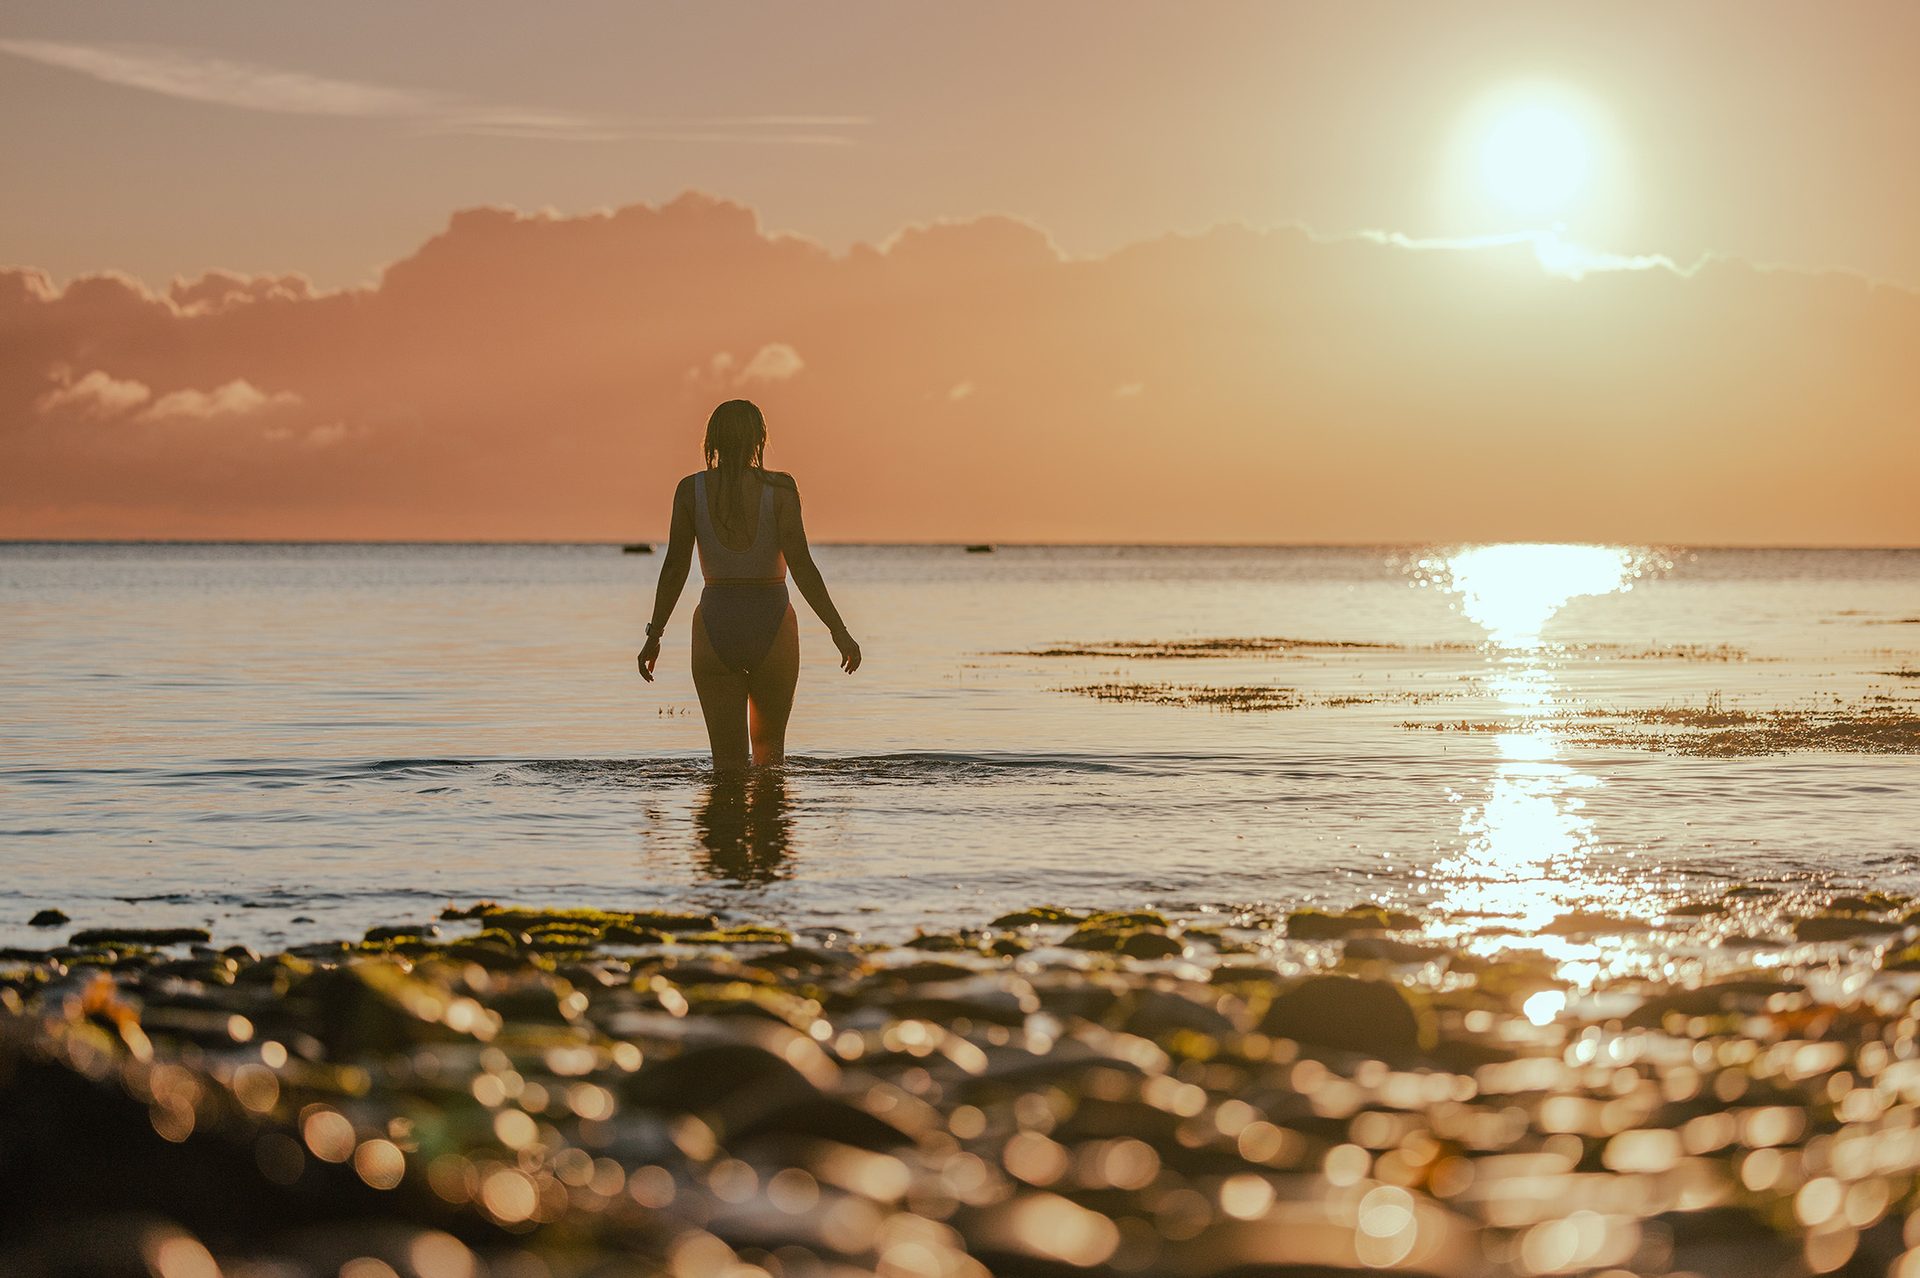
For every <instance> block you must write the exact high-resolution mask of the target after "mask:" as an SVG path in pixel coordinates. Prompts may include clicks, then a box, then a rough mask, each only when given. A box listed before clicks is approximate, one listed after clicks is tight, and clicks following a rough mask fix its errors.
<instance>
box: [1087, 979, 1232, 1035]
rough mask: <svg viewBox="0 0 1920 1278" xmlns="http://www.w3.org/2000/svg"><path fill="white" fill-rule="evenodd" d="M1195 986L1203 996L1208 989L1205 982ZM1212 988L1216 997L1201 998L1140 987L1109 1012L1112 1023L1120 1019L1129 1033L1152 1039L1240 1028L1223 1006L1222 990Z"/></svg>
mask: <svg viewBox="0 0 1920 1278" xmlns="http://www.w3.org/2000/svg"><path fill="white" fill-rule="evenodd" d="M1195 988H1196V990H1197V992H1198V993H1199V994H1200V995H1201V996H1202V997H1204V996H1205V995H1206V994H1207V993H1208V992H1209V990H1208V987H1206V986H1198V987H1195ZM1211 992H1212V994H1213V1000H1214V1001H1202V997H1193V996H1189V995H1187V994H1184V993H1179V992H1177V991H1174V990H1158V989H1152V988H1143V989H1138V990H1135V991H1134V992H1133V993H1132V994H1130V995H1128V996H1126V997H1125V998H1124V999H1122V1000H1121V1001H1120V1003H1119V1005H1118V1010H1117V1012H1115V1013H1110V1014H1109V1016H1110V1023H1113V1022H1117V1023H1118V1025H1119V1027H1120V1028H1122V1029H1124V1030H1126V1031H1127V1032H1128V1033H1130V1034H1138V1035H1140V1036H1141V1037H1142V1038H1151V1039H1161V1038H1166V1037H1167V1036H1169V1035H1171V1034H1175V1033H1178V1032H1181V1031H1186V1032H1190V1033H1196V1034H1205V1035H1208V1036H1209V1037H1212V1038H1223V1037H1225V1036H1226V1035H1228V1034H1232V1033H1235V1032H1237V1031H1238V1030H1239V1029H1240V1026H1238V1025H1236V1024H1235V1023H1234V1021H1233V1018H1232V1017H1230V1016H1228V1015H1226V1013H1224V1012H1222V1011H1221V1010H1220V1007H1219V1003H1218V1000H1219V999H1220V994H1219V992H1218V991H1211ZM1232 1001H1233V1003H1234V1004H1235V1005H1237V1004H1238V1002H1239V1000H1238V999H1234V1000H1232Z"/></svg>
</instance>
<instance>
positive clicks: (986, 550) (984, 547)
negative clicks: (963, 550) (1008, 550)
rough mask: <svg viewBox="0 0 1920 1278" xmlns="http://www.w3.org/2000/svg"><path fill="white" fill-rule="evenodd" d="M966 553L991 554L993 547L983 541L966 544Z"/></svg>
mask: <svg viewBox="0 0 1920 1278" xmlns="http://www.w3.org/2000/svg"><path fill="white" fill-rule="evenodd" d="M967 553H968V554H969V555H991V554H992V553H993V547H992V546H991V545H989V544H987V543H986V542H984V541H983V542H981V543H980V544H979V545H977V546H968V547H967Z"/></svg>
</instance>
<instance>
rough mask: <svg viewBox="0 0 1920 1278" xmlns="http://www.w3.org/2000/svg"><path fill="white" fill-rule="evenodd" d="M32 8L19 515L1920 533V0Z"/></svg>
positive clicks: (840, 533)
mask: <svg viewBox="0 0 1920 1278" xmlns="http://www.w3.org/2000/svg"><path fill="white" fill-rule="evenodd" d="M1835 12H1836V11H1835V10H1832V9H1829V8H1824V7H1816V6H1808V5H1804V4H1791V5H1789V4H1778V3H1768V2H1758V3H1756V2H1753V0H1738V2H1735V3H1693V4H1685V5H1673V4H1639V3H1618V2H1614V3H1605V4H1598V3H1568V4H1554V5H1546V4H1538V3H1528V4H1503V3H1477V4H1464V3H1438V4H1426V5H1405V4H1397V3H1392V4H1389V3H1371V2H1369V0H1344V2H1343V3H1340V4H1331V3H1319V4H1292V3H1278V2H1276V3H1263V4H1228V3H1211V2H1203V3H1195V4H1179V5H1176V4H1168V3H1162V2H1155V3H1127V2H1123V0H1102V2H1100V3H1070V2H1066V0H1060V2H1057V3H1054V2H1050V3H1046V4H1031V3H1019V4H996V3H973V4H968V5H931V4H916V3H899V2H889V3H874V4H864V3H829V4H822V5H805V6H802V5H786V4H744V3H730V2H727V0H718V2H715V3H704V4H691V3H681V4H638V3H624V2H623V3H606V4H580V3H556V4H549V5H543V6H540V7H539V8H537V9H535V8H530V7H528V6H524V5H519V4H513V5H506V4H489V3H471V2H469V3H461V4H458V5H455V4H433V3H427V4H418V5H408V6H391V5H385V4H371V3H358V2H357V0H355V2H343V3H338V4H334V5H330V6H293V5H232V4H226V3H221V4H193V3H179V4H167V5H153V4H149V3H129V4H120V3H96V4H88V5H73V4H71V3H41V2H39V0H16V2H15V3H13V4H10V5H9V6H8V8H7V11H6V12H5V14H4V15H0V172H4V173H6V174H7V175H8V176H9V179H10V180H9V182H8V199H7V200H6V201H4V202H0V536H7V537H135V536H138V537H174V536H178V537H199V536H207V537H255V536H257V537H295V538H310V537H312V538H320V537H366V538H415V537H421V538H440V537H447V538H468V537H472V538H538V539H549V538H551V539H570V538H613V539H631V538H645V537H657V536H658V535H660V534H661V533H663V532H664V525H665V516H666V504H667V497H668V495H669V494H670V493H671V491H672V487H673V483H674V481H675V480H676V479H677V478H678V477H679V475H681V474H683V473H685V472H686V471H687V470H690V469H692V468H694V467H696V466H697V465H698V464H699V451H698V442H699V432H700V429H701V426H702V424H703V422H704V419H705V416H706V413H707V411H708V410H710V408H711V407H712V405H713V403H715V402H717V401H718V400H720V399H723V398H727V397H729V396H732V395H748V396H751V397H753V398H755V399H756V400H758V401H760V402H761V403H762V404H763V405H764V406H765V407H766V409H767V411H768V415H769V420H770V424H771V428H772V440H771V442H770V446H769V462H770V464H773V465H776V466H781V467H783V468H787V469H791V470H792V471H793V472H794V473H795V474H796V475H797V476H798V477H799V479H800V482H801V487H802V491H803V493H804V494H805V495H806V498H807V507H808V520H809V524H810V526H811V527H812V529H813V530H814V532H815V535H816V536H824V537H831V538H835V539H860V540H868V539H872V540H881V539H887V540H891V539H905V540H948V539H959V540H1027V539H1040V540H1070V541H1099V540H1129V541H1132V540H1152V541H1203V542H1204V541H1256V542H1276V541H1427V540H1465V539H1471V540H1478V539H1514V538H1520V539H1528V538H1546V539H1575V540H1635V541H1665V542H1678V541H1689V542H1712V543H1752V544H1915V543H1920V502H1915V501H1914V500H1913V499H1912V496H1911V492H1910V484H1909V483H1907V482H1905V479H1904V477H1910V476H1912V475H1914V474H1916V473H1920V371H1916V367H1915V365H1916V364H1917V363H1920V361H1916V360H1914V359H1913V358H1912V357H1911V355H1910V352H1912V351H1914V350H1916V349H1920V236H1917V235H1915V234H1913V227H1914V226H1915V225H1920V165H1915V164H1913V163H1912V162H1911V157H1912V156H1914V155H1917V154H1920V76H1916V75H1915V74H1914V59H1915V51H1916V50H1920V8H1915V7H1913V6H1911V5H1906V4H1901V3H1883V4H1873V3H1862V4H1857V5H1850V6H1848V7H1847V8H1846V9H1845V10H1844V11H1843V12H1844V18H1836V17H1835Z"/></svg>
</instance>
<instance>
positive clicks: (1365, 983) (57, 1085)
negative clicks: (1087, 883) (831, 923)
mask: <svg viewBox="0 0 1920 1278" xmlns="http://www.w3.org/2000/svg"><path fill="white" fill-rule="evenodd" d="M1777 898H1778V894H1777V893H1775V892H1773V891H1772V890H1771V889H1767V888H1734V889H1731V890H1726V891H1724V893H1723V895H1722V896H1721V897H1720V898H1714V899H1689V900H1682V901H1677V902H1675V903H1674V904H1673V906H1672V908H1671V909H1669V910H1667V911H1666V913H1664V914H1661V915H1657V916H1654V917H1653V918H1650V919H1634V918H1621V917H1614V916H1611V915H1602V914H1598V913H1592V912H1587V913H1573V914H1568V915H1566V916H1564V917H1563V918H1561V919H1560V920H1559V921H1557V922H1556V923H1554V924H1552V925H1550V926H1548V927H1546V928H1545V929H1544V930H1543V935H1546V936H1548V937H1551V938H1562V939H1556V940H1554V941H1553V942H1552V943H1554V944H1561V945H1564V944H1568V943H1570V942H1567V941H1566V940H1564V939H1563V938H1568V937H1574V936H1603V937H1604V936H1615V937H1618V936H1620V935H1623V934H1624V935H1628V936H1632V937H1640V936H1643V935H1645V934H1649V933H1651V934H1654V935H1658V934H1660V933H1661V931H1662V930H1663V929H1678V928H1689V927H1691V928H1708V927H1715V926H1723V924H1722V923H1720V922H1717V921H1716V920H1720V919H1721V918H1722V917H1723V916H1724V915H1726V914H1727V913H1729V912H1737V911H1742V910H1748V911H1751V910H1754V909H1758V908H1759V905H1757V904H1756V903H1757V902H1773V901H1776V900H1777ZM1817 904H1818V909H1817V911H1816V912H1815V913H1812V914H1807V915H1804V916H1803V917H1800V918H1798V919H1794V918H1785V917H1780V918H1776V919H1775V920H1774V923H1773V927H1774V930H1775V932H1776V933H1777V935H1778V936H1779V938H1780V939H1779V940H1777V941H1773V942H1770V944H1773V945H1775V946H1777V947H1789V946H1797V948H1795V949H1790V950H1785V951H1784V953H1785V954H1786V955H1787V957H1786V958H1779V957H1778V955H1779V954H1780V953H1782V952H1783V951H1781V950H1776V951H1774V953H1775V954H1776V960H1775V961H1771V962H1770V964H1769V965H1768V966H1765V967H1758V968H1748V969H1742V970H1730V971H1721V972H1718V973H1714V974H1711V975H1709V976H1708V977H1706V978H1705V979H1703V980H1695V981H1693V982H1691V983H1689V982H1683V981H1678V980H1670V979H1655V978H1654V977H1652V976H1649V975H1644V974H1643V975H1622V976H1614V977H1610V978H1603V979H1599V980H1595V981H1590V982H1589V983H1588V984H1586V985H1584V986H1575V985H1573V984H1571V983H1569V982H1568V981H1567V980H1566V979H1563V976H1562V974H1561V973H1560V971H1559V970H1558V968H1557V966H1556V964H1555V962H1553V961H1551V960H1550V959H1549V958H1548V957H1547V955H1546V954H1545V953H1543V952H1542V951H1541V950H1538V949H1523V948H1516V949H1513V950H1507V951H1497V952H1489V951H1485V950H1474V951H1472V952H1469V951H1467V950H1465V949H1462V948H1457V947H1451V946H1448V945H1445V944H1436V943H1434V937H1433V935H1432V931H1433V929H1432V927H1431V925H1430V924H1429V923H1427V922H1426V921H1424V920H1423V919H1422V918H1421V917H1419V916H1417V915H1415V914H1411V913H1406V912H1403V911H1399V910H1392V909H1387V908H1384V907H1381V906H1379V905H1375V904H1365V903H1363V904H1360V905H1356V906H1353V907H1352V908H1347V909H1324V908H1323V909H1296V910H1293V911H1291V912H1283V913H1273V914H1266V915H1263V916H1256V915H1254V914H1251V913H1248V914H1242V915H1239V916H1233V917H1228V918H1225V919H1221V918H1219V917H1209V918H1207V919H1205V920H1202V921H1205V922H1207V923H1208V924H1209V925H1208V926H1204V927H1203V926H1199V925H1198V922H1197V921H1195V920H1190V919H1182V918H1181V917H1179V916H1178V915H1177V913H1175V912H1172V911H1165V910H1135V911H1128V912H1110V913H1096V912H1088V911H1083V910H1077V909H1072V908H1067V907H1062V906H1052V905H1049V906H1035V907H1032V908H1028V909H1024V910H1019V911H1015V912H1012V913H1009V914H1005V915H1002V916H1001V917H999V918H997V919H994V920H993V921H992V922H991V923H989V924H986V925H984V926H981V927H977V928H966V929H961V930H959V931H955V932H947V933H940V932H936V933H923V934H921V935H920V936H918V937H916V938H915V940H914V941H913V942H909V943H906V944H902V945H898V946H894V945H867V944H861V943H858V942H857V941H855V940H851V939H849V935H848V934H847V933H844V932H840V931H834V932H831V933H828V934H824V935H815V934H811V933H803V934H801V935H798V936H796V935H795V934H794V933H793V932H791V931H789V930H787V929H785V928H782V927H779V926H774V925H769V924H767V923H764V922H756V921H740V920H734V919H728V918H725V917H720V916H715V915H713V914H709V913H705V912H701V911H691V912H684V913H682V912H674V911H660V910H624V911H623V910H599V909H551V908H533V907H526V908H522V907H512V906H502V905H497V904H493V903H481V904H480V905H478V906H471V907H462V908H449V909H448V910H447V911H446V912H445V914H444V915H443V917H442V919H441V920H440V921H439V922H438V923H395V924H387V925H380V926H374V927H371V928H369V929H367V930H366V932H365V935H364V937H363V939H360V940H354V941H344V940H343V941H337V942H329V943H324V944H314V945H303V946H298V947H295V948H294V949H293V950H291V951H289V952H287V953H283V954H269V955H261V954H256V953H254V952H253V951H251V950H248V949H245V948H244V947H239V946H232V947H228V948H225V949H214V948H212V947H211V946H210V945H209V944H206V943H205V942H204V938H203V937H180V936H174V937H171V938H169V939H162V936H161V934H156V933H151V932H146V933H143V932H140V931H138V930H124V929H107V928H95V929H91V930H89V931H86V932H81V933H78V934H76V935H75V936H74V937H72V939H71V940H70V941H69V942H68V943H67V944H64V945H59V946H55V947H53V948H50V949H47V950H45V951H26V950H13V951H8V952H7V956H6V957H5V958H0V1273H5V1274H8V1275H19V1276H20V1278H41V1276H46V1278H51V1276H53V1275H66V1274H77V1273H137V1274H159V1275H163V1278H184V1276H190V1278H220V1276H224V1278H336V1276H344V1278H602V1276H608V1275H625V1274H654V1273H667V1274H674V1275H683V1276H686V1278H692V1276H694V1275H710V1274H711V1275H721V1274H725V1275H734V1276H736V1278H760V1276H761V1275H772V1276H775V1278H784V1276H786V1275H814V1274H818V1275H837V1276H846V1278H850V1276H852V1275H860V1274H878V1275H966V1276H973V1275H978V1276H981V1278H985V1276H986V1275H1065V1274H1100V1275H1105V1274H1112V1275H1124V1274H1170V1275H1192V1276H1195V1278H1215V1276H1218V1278H1227V1276H1228V1275H1234V1276H1250V1275H1265V1274H1274V1275H1278V1274H1296V1275H1329V1274H1338V1273H1348V1272H1351V1273H1360V1272H1373V1271H1392V1272H1405V1273H1419V1274H1426V1275H1459V1276H1461V1278H1477V1276H1480V1275H1508V1274H1513V1275H1518V1274H1528V1275H1538V1274H1576V1273H1579V1274H1586V1273H1601V1272H1607V1273H1612V1274H1616V1275H1618V1274H1646V1275H1668V1274H1699V1275H1722V1274H1724V1275H1742V1276H1745V1275H1775V1274H1804V1273H1832V1272H1844V1273H1857V1274H1868V1273H1872V1274H1879V1273H1884V1272H1889V1271H1890V1270H1894V1269H1895V1267H1896V1266H1898V1267H1899V1268H1898V1272H1902V1273H1905V1272H1909V1271H1910V1269H1911V1267H1913V1266H1914V1265H1916V1264H1920V1252H1917V1251H1912V1250H1910V1247H1912V1246H1913V1245H1915V1244H1920V1218H1916V1217H1915V1215H1914V1213H1915V1211H1916V1208H1917V1207H1920V1190H1917V1188H1916V1186H1917V1185H1920V1045H1917V1044H1920V1016H1917V1011H1920V1005H1916V1004H1915V1002H1914V995H1915V993H1916V990H1917V989H1920V985H1917V984H1916V981H1920V978H1915V977H1911V976H1907V975H1904V974H1902V971H1901V969H1904V968H1907V967H1912V966H1920V959H1916V958H1915V957H1914V952H1913V950H1911V949H1903V948H1901V947H1902V945H1903V944H1905V943H1906V942H1907V941H1908V940H1910V939H1912V938H1914V937H1915V936H1916V934H1917V933H1920V916H1917V915H1916V913H1914V912H1909V911H1908V902H1906V901H1905V900H1904V899H1902V898H1897V897H1892V896H1887V895H1883V894H1879V893H1861V894H1858V895H1854V896H1837V897H1832V898H1831V899H1827V900H1824V901H1821V902H1818V903H1817ZM1795 933H1798V934H1799V938H1800V939H1799V941H1794V940H1791V939H1790V938H1791V937H1792V936H1793V935H1794V934H1795ZM1862 942H1863V943H1864V944H1865V945H1866V947H1867V948H1850V947H1854V946H1856V943H1862ZM1879 947H1884V948H1879ZM1743 952H1744V951H1743ZM1654 970H1657V969H1654ZM1903 1258H1904V1259H1903Z"/></svg>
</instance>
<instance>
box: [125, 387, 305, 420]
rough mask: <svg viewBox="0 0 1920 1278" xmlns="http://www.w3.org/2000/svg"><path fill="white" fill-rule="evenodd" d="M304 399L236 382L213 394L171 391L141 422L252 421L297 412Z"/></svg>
mask: <svg viewBox="0 0 1920 1278" xmlns="http://www.w3.org/2000/svg"><path fill="white" fill-rule="evenodd" d="M299 403H300V397H299V396H298V395H296V394H294V393H293V392H291V391H277V392H275V393H274V394H271V395H269V394H267V393H266V392H265V391H262V390H260V389H259V388H258V387H256V386H254V385H253V384H252V383H251V382H248V381H245V380H244V379H240V378H236V379H234V380H233V381H230V382H228V383H226V384H225V385H223V386H216V387H214V389H212V390H205V391H203V390H192V389H186V390H177V391H169V392H168V393H167V394H165V395H162V396H161V397H160V398H158V399H156V400H154V401H153V403H152V404H150V405H148V406H147V409H146V411H144V412H142V413H141V414H140V420H141V421H148V422H167V421H209V420H211V419H213V418H216V417H248V416H251V415H253V414H255V413H259V412H263V411H266V410H271V409H284V408H294V407H297V406H298V405H299Z"/></svg>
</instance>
